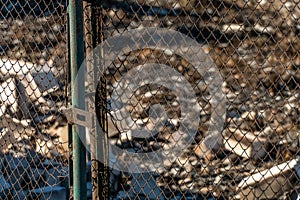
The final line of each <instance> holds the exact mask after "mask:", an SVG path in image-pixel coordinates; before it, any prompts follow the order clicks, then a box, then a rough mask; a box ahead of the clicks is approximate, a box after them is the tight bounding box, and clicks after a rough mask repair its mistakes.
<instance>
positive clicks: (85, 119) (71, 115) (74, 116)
mask: <svg viewBox="0 0 300 200" xmlns="http://www.w3.org/2000/svg"><path fill="white" fill-rule="evenodd" d="M65 115H66V118H67V120H68V122H69V123H72V124H77V125H80V126H84V127H87V128H92V126H93V118H94V115H93V114H92V113H89V112H87V111H86V110H81V109H79V108H75V107H71V108H68V109H66V111H65Z"/></svg>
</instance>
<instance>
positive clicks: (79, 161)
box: [69, 0, 86, 200]
mask: <svg viewBox="0 0 300 200" xmlns="http://www.w3.org/2000/svg"><path fill="white" fill-rule="evenodd" d="M69 26H70V31H69V39H70V68H71V69H70V73H71V86H74V85H75V84H74V83H75V80H77V84H76V85H77V88H71V89H72V90H71V91H72V92H71V93H72V95H71V96H72V97H71V98H72V106H73V107H76V108H79V109H84V108H85V101H84V95H83V94H80V93H79V91H84V78H78V79H76V75H77V72H78V70H79V68H80V65H81V63H82V62H83V60H84V43H83V42H84V40H83V17H82V0H70V1H69ZM79 134H80V135H84V134H85V128H84V127H82V126H79V125H76V124H74V125H73V127H72V143H73V144H72V145H73V152H72V153H73V195H74V199H75V200H85V199H86V151H85V147H84V145H83V143H82V141H81V140H80V137H79Z"/></svg>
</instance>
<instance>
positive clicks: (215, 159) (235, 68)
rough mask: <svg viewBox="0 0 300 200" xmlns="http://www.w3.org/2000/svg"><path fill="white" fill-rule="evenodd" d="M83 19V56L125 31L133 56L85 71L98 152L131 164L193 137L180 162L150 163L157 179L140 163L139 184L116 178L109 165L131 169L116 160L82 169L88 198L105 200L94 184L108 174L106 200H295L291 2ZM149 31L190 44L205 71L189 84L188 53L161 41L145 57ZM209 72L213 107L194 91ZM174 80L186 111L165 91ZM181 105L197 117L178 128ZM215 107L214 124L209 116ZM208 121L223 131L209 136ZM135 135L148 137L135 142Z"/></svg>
mask: <svg viewBox="0 0 300 200" xmlns="http://www.w3.org/2000/svg"><path fill="white" fill-rule="evenodd" d="M84 15H85V27H86V29H85V35H86V41H85V42H86V47H87V49H89V52H91V51H92V49H93V48H95V47H96V46H97V45H98V44H100V43H101V42H103V41H105V40H106V39H109V38H111V37H114V36H116V35H121V36H122V35H126V34H127V32H128V31H135V30H137V31H138V34H137V35H134V34H132V38H134V40H135V43H136V44H137V43H143V44H144V47H142V48H140V49H134V50H132V51H130V52H128V51H124V52H123V53H122V51H121V53H120V52H114V48H115V46H118V45H120V46H122V45H123V44H122V42H119V43H115V46H114V45H111V46H110V48H103V49H102V50H103V52H102V53H103V59H104V60H105V59H106V57H107V56H108V55H110V54H111V53H112V52H113V53H115V57H114V58H115V59H114V60H113V62H111V63H110V65H109V66H107V68H105V69H106V71H105V72H102V71H100V72H95V71H93V70H92V71H91V70H90V71H88V73H91V74H92V75H91V77H92V79H93V77H94V79H96V80H97V79H98V81H100V77H101V80H102V81H100V82H99V85H100V87H98V89H99V90H98V91H97V92H96V96H97V95H98V97H99V99H105V101H101V102H102V103H101V104H99V103H98V104H97V102H96V112H97V113H96V114H97V116H98V120H99V121H102V123H100V124H101V125H102V126H103V127H104V129H107V131H106V132H107V136H108V143H109V144H110V145H113V146H117V147H118V148H119V149H122V150H125V151H126V152H133V153H149V152H156V151H158V150H159V149H163V150H164V151H168V145H169V144H170V143H172V141H173V142H174V141H175V143H177V144H178V145H180V141H181V140H184V139H185V137H184V136H183V135H184V134H187V132H185V131H188V129H189V126H191V127H194V126H196V127H197V128H196V134H195V135H194V137H193V140H192V141H191V143H190V145H188V146H185V147H183V148H182V152H181V154H180V156H178V157H177V158H176V159H171V158H170V159H168V158H166V157H164V159H162V160H159V162H158V164H161V163H163V164H162V165H163V167H161V165H155V164H149V163H147V162H144V163H142V164H141V165H140V166H142V168H143V167H144V168H147V169H149V168H151V170H148V171H147V172H143V173H134V171H135V170H136V172H138V171H139V170H138V169H133V171H130V172H128V171H127V172H126V171H124V170H117V169H120V166H116V165H120V163H121V165H123V166H128V168H130V167H131V164H132V163H134V162H135V161H134V160H130V159H131V158H132V157H130V156H128V155H127V154H126V153H123V154H117V153H116V152H113V151H111V152H110V154H109V155H110V157H109V159H110V161H109V162H110V168H109V169H107V168H106V169H105V168H103V167H99V166H98V165H97V164H95V165H93V164H92V174H94V175H92V176H91V177H92V179H90V180H89V181H90V183H91V184H92V182H93V187H91V190H90V192H91V193H90V196H89V198H92V196H93V199H96V198H97V197H98V195H99V196H102V197H104V196H105V197H107V196H106V195H107V194H106V193H105V192H103V191H102V189H103V188H105V187H106V186H107V181H108V176H105V175H104V176H102V178H101V177H100V179H99V176H98V175H99V174H102V175H103V174H105V171H106V170H109V183H110V184H109V196H110V199H299V197H298V195H299V194H298V193H299V186H300V183H299V177H300V173H299V172H300V171H299V112H300V110H299V98H300V93H299V92H300V88H299V81H300V72H299V65H300V53H299V49H300V36H299V31H300V2H299V1H297V0H294V1H293V0H291V1H289V0H273V1H268V0H267V1H243V0H236V1H232V0H222V1H195V0H180V1H175V0H168V1H148V0H136V1H114V2H113V1H104V2H103V1H101V2H100V1H99V2H98V1H95V2H87V3H86V4H85V7H84ZM150 27H152V28H153V27H155V28H157V30H158V29H159V28H165V29H167V30H169V31H170V32H172V30H175V31H178V32H180V33H182V34H184V35H186V36H188V37H190V38H192V39H193V40H194V41H197V44H198V45H199V46H200V47H201V49H202V50H203V52H202V53H203V55H205V56H206V58H208V59H211V60H212V61H213V64H211V66H205V68H204V70H203V71H202V72H200V73H199V71H197V66H195V65H193V63H191V62H190V57H188V56H186V55H184V54H181V55H180V53H179V54H178V52H181V51H180V49H183V48H186V49H187V50H186V51H187V52H188V51H189V50H191V51H193V48H194V49H195V46H192V45H190V44H189V43H186V45H183V46H184V47H182V46H180V42H179V43H178V45H177V46H176V45H175V46H174V45H173V46H172V45H171V43H172V42H174V41H176V38H175V37H174V38H173V40H172V38H169V40H166V42H165V43H166V47H165V48H164V49H162V48H161V47H160V46H159V45H157V46H155V45H152V46H151V45H150V43H151V44H153V41H159V42H160V40H156V39H155V37H158V38H159V34H156V32H155V31H154V32H151V30H153V29H151V30H150V29H149V28H150ZM130 33H134V32H130ZM144 35H147V36H148V38H146V39H145V37H143V36H144ZM139 37H140V38H142V39H137V38H139ZM170 37H172V35H171V36H170ZM128 39H129V40H130V37H128ZM164 39H165V38H164ZM177 39H178V38H177ZM184 41H185V40H184ZM123 42H124V41H123ZM159 42H158V43H159ZM168 42H169V43H170V46H167V45H168V44H169V43H168ZM176 42H177V41H176ZM176 42H175V43H176ZM124 43H126V41H125V42H124ZM148 43H149V45H147V44H148ZM126 45H129V44H127V43H126ZM126 45H125V46H126ZM108 46H109V45H108ZM129 46H130V45H129ZM137 46H138V45H137ZM174 48H175V49H174ZM176 48H177V49H176ZM178 49H179V50H178ZM196 49H197V48H196ZM105 50H106V51H105ZM176 52H177V53H176ZM194 53H195V54H197V53H199V52H194ZM100 62H101V61H100ZM147 63H151V64H153V63H159V64H161V65H164V66H168V67H169V68H170V69H173V70H175V71H177V72H178V73H177V74H176V75H174V74H169V76H168V73H169V72H168V70H167V68H165V67H162V68H159V71H155V70H154V69H153V70H152V71H151V70H150V71H149V68H143V67H145V66H146V65H147ZM156 67H157V66H156ZM213 67H215V68H216V69H217V71H218V73H220V76H221V77H222V84H221V86H220V87H221V93H222V95H223V96H222V95H221V96H222V97H223V98H221V97H220V98H219V99H218V100H219V101H218V102H217V103H215V102H213V101H212V100H213V99H214V98H216V96H217V94H214V93H212V91H214V90H213V89H212V88H213V87H211V86H210V83H212V82H209V81H207V79H206V78H207V76H208V75H207V74H206V71H209V70H211V69H212V68H213ZM92 69H94V68H92ZM143 70H146V72H143ZM145 73H146V75H145ZM211 73H212V74H213V72H211ZM216 73H217V72H216ZM95 74H96V76H95ZM99 74H100V75H101V74H102V76H97V75H99ZM128 74H129V75H128ZM147 74H148V76H147ZM153 74H154V75H153ZM168 77H171V78H173V79H172V80H173V83H172V84H173V86H174V87H166V86H164V85H163V84H162V83H163V82H164V81H165V80H164V79H168ZM182 78H183V79H185V80H187V81H188V83H189V85H191V87H192V93H193V94H195V98H194V99H192V100H190V99H187V98H186V99H180V97H179V96H180V95H179V96H178V95H177V93H176V92H177V91H174V90H176V88H177V86H176V85H180V84H182ZM212 78H214V77H212ZM137 80H138V81H137ZM160 83H161V84H160ZM180 88H181V92H184V91H185V90H186V88H185V87H180ZM91 90H93V91H95V88H91ZM219 92H220V91H219ZM186 93H187V94H188V92H186ZM182 98H184V96H183V97H182ZM193 100H195V101H196V102H197V104H198V105H199V110H197V113H198V116H196V117H195V116H194V117H195V118H193V116H189V117H190V118H189V123H187V125H189V126H188V127H185V125H186V124H185V122H183V120H184V118H185V117H186V116H184V115H185V114H184V113H183V110H184V106H182V105H186V106H188V107H189V106H191V105H192V104H193V103H194V102H195V101H193ZM223 100H224V101H225V102H226V106H224V109H225V115H224V117H223V116H222V112H218V110H217V111H216V110H215V109H216V108H217V107H218V103H220V101H223ZM103 102H106V103H104V104H103ZM119 105H122V106H119ZM91 110H95V107H93V108H91ZM103 110H104V111H105V112H104V113H107V115H103ZM100 113H102V114H100ZM214 113H215V114H214ZM123 114H124V115H123ZM125 114H127V115H125ZM197 117H198V118H197ZM212 117H215V119H216V120H218V119H221V120H223V122H222V123H223V124H222V126H221V127H222V128H221V129H220V130H219V129H216V130H215V133H214V132H211V131H210V130H211V127H215V126H219V125H217V124H216V121H211V118H212ZM100 118H101V119H100ZM195 119H199V120H198V121H197V120H195ZM103 120H104V121H106V123H107V124H106V123H103ZM195 123H196V125H195ZM106 127H107V128H106ZM141 127H142V128H143V130H144V131H146V132H147V130H148V132H149V131H150V132H151V133H152V135H150V136H149V135H148V137H144V135H138V133H136V132H138V131H139V130H140V129H141ZM182 127H183V128H185V129H183V130H185V131H183V135H179V136H178V135H177V136H178V137H177V139H176V138H175V137H174V134H175V135H176V133H177V132H179V130H181V128H182ZM212 129H213V128H212ZM153 130H154V131H155V133H153V132H152V131H153ZM148 132H147V134H148ZM95 135H97V134H94V136H95ZM174 138H175V139H174ZM91 141H92V140H91ZM91 145H92V146H93V145H96V146H97V144H95V143H93V144H91ZM118 160H121V161H122V162H119V163H118V162H117V161H118ZM156 166H158V167H156ZM128 168H127V169H128ZM97 170H98V171H97ZM97 178H98V179H97ZM97 181H98V185H97ZM97 190H98V191H97Z"/></svg>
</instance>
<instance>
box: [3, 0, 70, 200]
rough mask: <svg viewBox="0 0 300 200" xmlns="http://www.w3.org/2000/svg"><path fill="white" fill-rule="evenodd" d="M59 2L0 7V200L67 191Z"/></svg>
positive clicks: (48, 196) (13, 3) (63, 195)
mask: <svg viewBox="0 0 300 200" xmlns="http://www.w3.org/2000/svg"><path fill="white" fill-rule="evenodd" d="M65 3H66V2H64V1H51V2H43V1H39V2H38V1H32V0H28V1H27V0H26V1H23V0H21V1H13V0H11V1H1V3H0V10H1V13H0V38H1V39H0V40H1V42H0V43H1V46H0V80H1V82H0V95H1V96H0V105H1V106H0V107H1V108H0V124H1V125H0V133H1V134H0V145H1V158H0V169H1V170H0V199H67V196H68V193H69V192H68V174H69V172H68V163H67V158H68V154H67V142H68V140H67V138H68V136H67V131H66V130H67V129H66V125H67V121H66V119H65V117H64V115H63V114H62V113H61V111H62V110H63V107H65V106H66V104H65V92H64V90H65V85H66V81H65V80H66V78H65V75H66V74H65V72H66V70H65V69H66V63H67V62H66V55H67V54H66V53H67V48H66V44H67V43H66V39H67V37H66V5H65Z"/></svg>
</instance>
